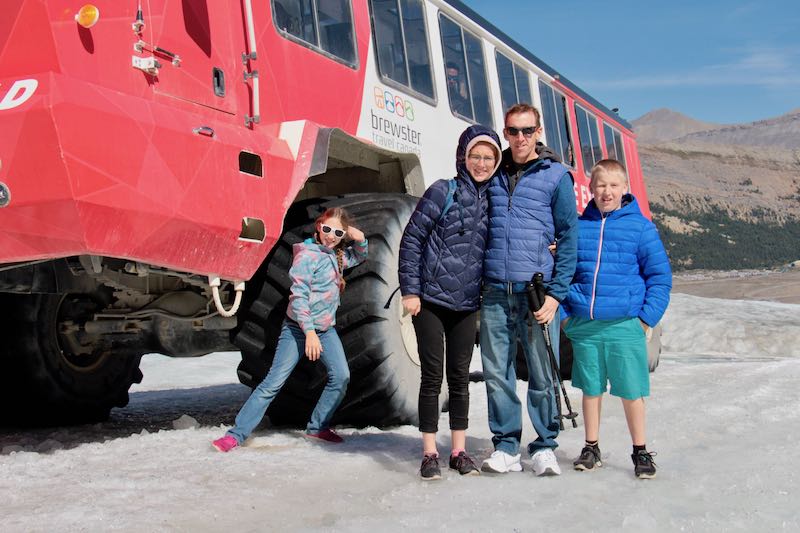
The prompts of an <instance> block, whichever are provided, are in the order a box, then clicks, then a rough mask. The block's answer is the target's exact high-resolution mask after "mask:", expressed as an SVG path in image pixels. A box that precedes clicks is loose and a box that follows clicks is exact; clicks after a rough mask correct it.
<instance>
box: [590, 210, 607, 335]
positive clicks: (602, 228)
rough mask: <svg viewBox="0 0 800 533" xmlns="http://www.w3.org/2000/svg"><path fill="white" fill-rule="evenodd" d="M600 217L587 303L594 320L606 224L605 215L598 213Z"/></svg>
mask: <svg viewBox="0 0 800 533" xmlns="http://www.w3.org/2000/svg"><path fill="white" fill-rule="evenodd" d="M600 216H601V217H602V218H601V220H600V243H599V244H598V245H597V264H596V266H595V267H594V278H593V279H592V301H591V303H590V305H589V318H590V319H591V320H594V298H595V292H596V290H597V276H598V274H599V273H600V255H601V253H602V250H603V232H604V231H605V226H606V217H605V215H603V214H601V215H600Z"/></svg>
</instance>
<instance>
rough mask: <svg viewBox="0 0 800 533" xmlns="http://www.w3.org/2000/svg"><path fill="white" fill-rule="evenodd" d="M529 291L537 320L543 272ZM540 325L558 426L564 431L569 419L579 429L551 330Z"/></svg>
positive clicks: (529, 303)
mask: <svg viewBox="0 0 800 533" xmlns="http://www.w3.org/2000/svg"><path fill="white" fill-rule="evenodd" d="M527 289H528V290H527V291H526V292H527V295H528V307H530V312H531V319H532V320H536V318H535V317H534V316H533V313H535V312H536V311H538V310H539V309H541V308H542V306H543V305H544V298H545V288H544V276H542V273H541V272H537V273H535V274H534V275H533V279H532V280H531V282H530V283H528V288H527ZM539 325H540V326H541V327H542V335H543V336H544V345H545V347H546V348H547V355H548V359H549V360H550V371H551V375H552V377H553V390H554V391H555V395H556V405H557V407H558V425H559V427H560V428H561V429H562V430H563V429H564V420H563V419H564V418H567V419H569V420H572V427H573V428H577V427H578V422H577V421H576V420H575V418H577V416H578V413H576V412H574V411H573V410H572V404H571V403H570V401H569V396H567V389H566V387H564V381H563V380H562V379H561V370H560V368H559V366H558V361H556V354H555V352H553V342H552V340H551V339H550V330H549V329H548V327H547V324H539ZM559 387H561V393H562V394H563V395H564V404H566V406H567V411H568V413H567V414H566V415H565V414H564V413H563V411H562V410H561V397H560V395H559Z"/></svg>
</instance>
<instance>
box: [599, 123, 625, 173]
mask: <svg viewBox="0 0 800 533" xmlns="http://www.w3.org/2000/svg"><path fill="white" fill-rule="evenodd" d="M603 135H604V136H605V138H606V152H607V153H608V157H609V158H610V159H616V160H617V161H619V162H620V163H622V164H623V165H625V150H623V148H622V134H620V132H618V131H617V130H615V129H614V128H612V127H611V126H609V125H608V124H606V123H605V122H603Z"/></svg>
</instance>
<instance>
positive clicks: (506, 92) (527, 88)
mask: <svg viewBox="0 0 800 533" xmlns="http://www.w3.org/2000/svg"><path fill="white" fill-rule="evenodd" d="M495 59H496V62H497V77H498V81H499V82H500V99H501V101H502V102H503V109H508V108H509V107H511V106H512V105H514V104H518V103H526V104H532V103H533V99H532V98H531V84H530V80H529V79H528V71H527V70H525V69H524V68H522V67H520V66H519V65H517V64H516V63H512V62H511V60H510V59H509V58H507V57H506V56H504V55H503V54H501V53H500V52H497V54H496V55H495Z"/></svg>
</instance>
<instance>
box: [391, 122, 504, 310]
mask: <svg viewBox="0 0 800 533" xmlns="http://www.w3.org/2000/svg"><path fill="white" fill-rule="evenodd" d="M479 135H487V136H489V137H491V138H492V139H494V142H495V143H497V146H498V147H499V146H500V139H499V138H498V137H497V134H496V133H495V132H494V131H493V130H491V129H489V128H485V127H483V126H471V127H470V128H467V130H465V131H464V133H463V134H462V135H461V138H460V139H459V143H458V148H457V149H456V171H457V175H456V177H455V178H454V179H455V180H456V183H457V186H456V190H455V194H454V198H453V204H452V205H451V206H450V209H448V210H447V212H446V213H445V216H444V218H443V219H442V220H441V221H439V218H440V216H441V214H442V209H443V207H444V203H445V199H446V197H447V188H448V185H447V180H438V181H436V182H434V183H433V184H432V185H431V186H430V187H429V188H428V190H426V191H425V194H424V195H423V196H422V198H420V200H419V203H418V204H417V208H416V209H415V210H414V213H413V214H412V215H411V219H410V220H409V221H408V225H407V226H406V229H405V232H404V233H403V239H402V241H401V243H400V265H399V267H400V270H399V275H400V292H401V293H402V295H403V296H407V295H417V296H419V297H420V298H422V299H423V300H425V301H426V302H430V303H433V304H436V305H441V306H443V307H446V308H448V309H453V310H455V311H474V310H477V309H478V307H479V306H480V287H481V277H482V274H483V252H484V248H485V246H486V218H487V217H486V214H487V200H486V188H487V186H488V183H489V181H491V180H489V181H485V182H483V183H480V184H476V182H475V181H473V180H472V178H471V177H470V176H469V174H468V172H467V167H466V163H465V162H466V147H467V145H468V144H469V142H470V141H471V140H472V139H474V138H475V137H477V136H479ZM493 179H496V178H492V180H493Z"/></svg>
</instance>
